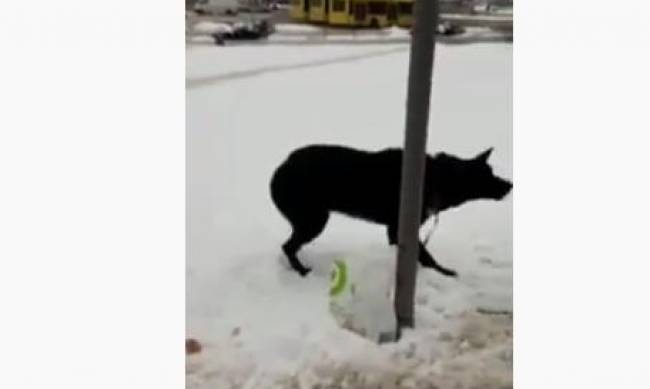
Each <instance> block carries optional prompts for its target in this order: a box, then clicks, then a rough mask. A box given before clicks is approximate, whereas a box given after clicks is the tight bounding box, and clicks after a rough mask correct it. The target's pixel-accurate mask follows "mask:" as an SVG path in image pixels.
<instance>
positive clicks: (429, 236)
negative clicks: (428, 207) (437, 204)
mask: <svg viewBox="0 0 650 389" xmlns="http://www.w3.org/2000/svg"><path fill="white" fill-rule="evenodd" d="M433 217H434V219H433V226H431V228H430V229H429V232H427V235H426V237H425V238H424V242H423V243H424V245H425V246H426V245H427V244H429V239H431V236H432V235H433V231H435V230H436V228H437V227H438V222H439V220H440V213H439V212H435V213H434V214H433Z"/></svg>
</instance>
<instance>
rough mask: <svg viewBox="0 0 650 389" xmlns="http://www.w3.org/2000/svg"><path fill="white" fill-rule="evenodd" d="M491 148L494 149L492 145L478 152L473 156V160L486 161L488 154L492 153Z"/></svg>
mask: <svg viewBox="0 0 650 389" xmlns="http://www.w3.org/2000/svg"><path fill="white" fill-rule="evenodd" d="M492 150H494V147H490V148H489V149H487V150H485V151H483V152H481V153H479V154H478V155H477V156H476V157H474V160H476V161H480V162H486V163H487V160H488V158H490V154H492Z"/></svg>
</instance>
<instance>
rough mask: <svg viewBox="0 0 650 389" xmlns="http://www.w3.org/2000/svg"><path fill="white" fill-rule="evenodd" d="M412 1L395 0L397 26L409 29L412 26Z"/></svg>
mask: <svg viewBox="0 0 650 389" xmlns="http://www.w3.org/2000/svg"><path fill="white" fill-rule="evenodd" d="M413 2H414V0H397V25H398V26H400V27H411V26H412V25H413Z"/></svg>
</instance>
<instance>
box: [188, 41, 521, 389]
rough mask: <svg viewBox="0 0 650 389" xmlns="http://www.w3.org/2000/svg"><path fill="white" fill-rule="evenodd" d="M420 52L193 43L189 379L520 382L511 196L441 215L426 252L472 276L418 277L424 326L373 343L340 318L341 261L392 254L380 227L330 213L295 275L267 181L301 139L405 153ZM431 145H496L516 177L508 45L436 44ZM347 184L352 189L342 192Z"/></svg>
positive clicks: (229, 383) (344, 383) (230, 382)
mask: <svg viewBox="0 0 650 389" xmlns="http://www.w3.org/2000/svg"><path fill="white" fill-rule="evenodd" d="M408 49H409V47H408V45H407V44H403V43H383V44H360V43H355V44H349V45H299V46H297V45H293V46H292V45H274V44H268V45H256V46H226V47H209V46H190V47H189V48H188V50H187V51H186V65H187V76H186V88H187V94H186V110H187V116H186V121H187V123H186V124H187V131H188V132H187V161H188V164H187V169H188V170H187V177H188V183H187V184H188V190H187V196H188V209H187V211H188V220H187V226H188V235H187V247H188V253H187V254H188V260H187V269H186V271H187V274H186V278H187V284H186V285H187V286H186V288H187V308H186V309H187V335H188V336H190V337H194V338H197V339H198V340H199V341H200V342H201V343H202V345H203V346H204V348H203V351H202V352H201V353H199V354H195V355H192V356H188V357H187V375H186V377H187V383H188V387H190V388H196V389H203V388H206V389H207V388H212V389H214V388H231V387H232V388H234V387H243V388H287V387H291V388H311V387H317V386H316V384H320V385H321V387H327V385H328V384H331V385H333V386H331V387H342V388H371V387H372V388H377V387H381V388H431V387H434V385H435V387H437V388H439V389H446V388H473V387H480V388H502V387H511V386H512V317H511V315H509V314H481V313H478V312H477V309H478V308H480V309H483V310H494V311H511V310H512V198H511V196H510V197H508V198H507V199H506V200H505V201H503V202H489V201H481V202H476V203H473V204H468V205H466V206H463V207H461V208H460V209H457V210H453V211H448V212H446V213H443V214H442V215H441V217H440V224H439V226H438V227H437V229H436V231H435V233H434V235H433V237H432V239H431V241H430V242H429V244H428V248H429V250H430V251H431V252H432V254H433V255H434V256H435V257H436V258H437V259H438V261H439V262H440V263H441V264H443V265H445V266H447V267H450V268H453V269H455V270H457V271H458V272H459V274H460V276H459V279H457V280H455V279H449V278H445V277H443V276H441V275H440V274H438V273H436V272H433V271H429V270H426V269H421V270H420V271H419V273H418V284H417V293H416V328H415V329H414V330H412V331H406V332H405V334H404V337H403V338H402V340H401V341H400V342H398V343H395V344H384V345H377V344H374V343H372V342H369V341H368V340H366V339H364V338H361V337H359V336H357V335H355V334H352V333H350V332H348V331H345V330H343V329H340V328H339V327H338V326H337V325H336V322H335V320H334V318H333V317H332V316H331V315H330V313H329V310H328V293H327V291H328V286H329V275H330V269H331V268H330V266H331V264H332V261H333V260H334V259H335V258H336V257H338V256H345V255H346V254H348V253H350V252H357V251H359V250H363V251H366V252H368V253H372V252H375V250H376V252H380V251H381V250H385V247H386V244H387V243H386V238H385V231H384V230H383V229H382V228H381V227H380V226H377V225H373V224H369V223H364V222H360V221H356V220H351V219H348V218H346V217H343V216H339V215H334V216H333V217H331V218H330V221H329V223H328V226H327V228H326V230H325V232H324V233H323V234H322V235H321V236H320V237H319V238H318V239H317V240H315V241H314V242H313V243H312V244H311V245H309V246H306V247H305V248H304V249H303V250H302V251H301V252H300V257H301V258H302V259H303V261H304V262H305V263H308V264H309V265H310V266H312V267H313V268H314V271H313V272H312V273H311V274H310V275H309V276H308V277H307V278H304V279H303V278H300V277H299V276H298V275H297V274H295V273H293V272H290V271H288V270H287V265H286V261H285V260H284V258H283V257H282V255H281V254H280V245H281V244H282V243H283V242H284V240H286V238H287V236H288V234H289V226H288V224H287V223H286V222H285V221H284V219H283V218H282V217H281V215H280V214H279V213H278V211H277V210H276V209H275V208H274V206H273V204H272V202H271V199H270V196H269V188H268V185H269V179H270V177H271V174H272V172H273V170H274V168H275V167H276V166H277V165H278V164H279V163H280V162H281V161H282V160H283V159H284V158H285V157H286V156H287V154H288V153H289V152H290V151H291V150H293V149H294V148H297V147H299V146H302V145H305V144H309V143H321V142H322V143H336V144H345V145H349V146H352V147H359V148H363V149H371V150H372V149H380V148H384V147H388V146H400V145H401V142H402V137H403V127H404V115H405V88H406V77H407V68H408ZM434 74H435V76H434V77H435V78H434V82H433V101H432V111H431V118H430V136H429V144H428V151H429V152H431V153H433V152H436V151H438V150H445V151H446V152H450V153H454V154H457V155H460V156H465V157H469V156H473V155H475V154H477V153H478V152H480V151H482V150H484V149H486V148H487V147H491V146H494V147H495V151H494V153H493V154H492V157H491V159H490V162H491V164H492V165H493V166H494V168H495V173H496V174H499V175H502V176H505V177H508V178H510V177H512V121H511V112H512V111H511V109H512V46H511V45H509V44H507V43H481V44H469V45H438V46H437V47H436V62H435V68H434ZM341 190H345V188H341Z"/></svg>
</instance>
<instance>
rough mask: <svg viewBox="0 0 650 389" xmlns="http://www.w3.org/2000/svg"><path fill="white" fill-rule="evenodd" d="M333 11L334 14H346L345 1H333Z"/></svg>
mask: <svg viewBox="0 0 650 389" xmlns="http://www.w3.org/2000/svg"><path fill="white" fill-rule="evenodd" d="M332 11H334V12H345V0H333V1H332Z"/></svg>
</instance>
